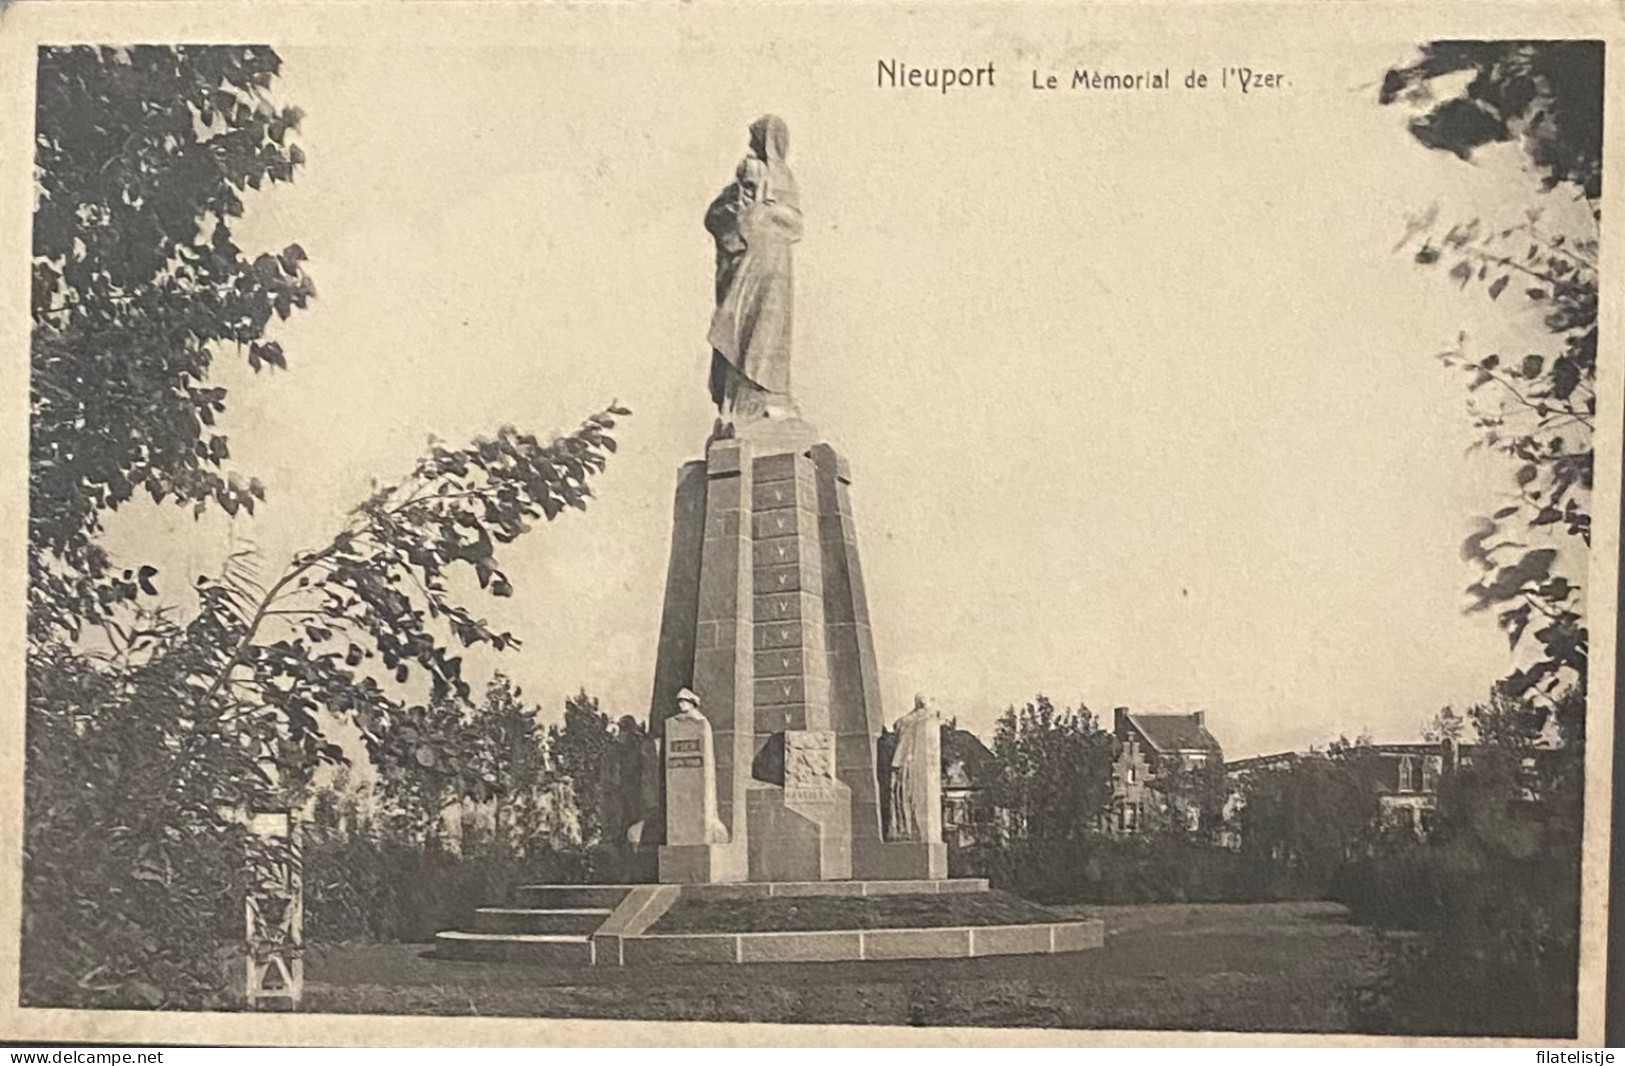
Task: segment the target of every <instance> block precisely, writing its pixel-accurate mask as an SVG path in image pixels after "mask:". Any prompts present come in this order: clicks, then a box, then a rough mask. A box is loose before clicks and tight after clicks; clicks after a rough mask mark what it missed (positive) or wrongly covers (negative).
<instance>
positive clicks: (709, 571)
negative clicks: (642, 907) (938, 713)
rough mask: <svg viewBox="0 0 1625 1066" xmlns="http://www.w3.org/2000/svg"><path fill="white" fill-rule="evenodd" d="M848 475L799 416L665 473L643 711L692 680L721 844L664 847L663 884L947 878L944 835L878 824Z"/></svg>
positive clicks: (874, 709)
mask: <svg viewBox="0 0 1625 1066" xmlns="http://www.w3.org/2000/svg"><path fill="white" fill-rule="evenodd" d="M850 484H851V475H850V474H849V472H848V469H847V465H846V461H845V460H844V459H843V458H842V457H841V456H840V455H839V454H838V453H837V452H836V451H835V449H834V448H833V447H831V446H830V445H828V444H826V443H821V442H819V441H818V440H817V437H816V435H815V432H814V431H813V430H812V428H811V427H810V426H807V425H806V424H805V423H799V422H797V423H789V424H777V425H768V426H764V427H762V428H761V429H759V430H757V431H756V432H755V433H754V434H753V433H751V432H748V431H747V432H746V433H743V434H742V435H741V436H740V437H739V438H737V439H727V440H718V441H713V442H712V443H711V445H710V446H709V447H708V448H707V451H706V457H705V459H704V460H703V461H699V462H691V463H688V464H685V465H684V466H683V468H682V469H681V471H680V472H679V474H678V484H677V501H676V508H675V513H674V516H673V529H672V550H671V561H670V569H669V572H668V577H667V582H666V600H665V606H664V610H663V612H662V616H661V634H660V648H659V654H658V659H657V663H656V668H655V685H654V698H653V707H652V710H651V713H650V724H651V727H652V728H654V729H655V730H657V731H658V730H659V729H660V728H661V727H662V725H663V723H664V720H665V719H666V718H667V717H669V716H670V715H671V714H672V712H673V711H674V709H675V706H676V702H675V701H676V696H677V693H678V692H679V691H680V690H681V689H682V688H683V687H685V686H687V687H690V688H692V689H693V690H694V691H695V692H696V693H698V694H699V697H700V700H701V707H700V712H701V713H702V714H703V715H705V717H706V718H707V719H708V720H709V721H710V724H711V728H712V731H713V735H714V739H715V753H716V767H715V771H716V791H717V799H716V811H717V817H718V819H719V820H720V822H721V823H722V825H723V827H724V828H725V829H726V832H727V843H726V844H704V845H697V846H698V847H700V848H701V849H702V850H703V851H704V858H703V861H702V860H701V859H700V858H699V853H697V852H692V851H690V850H689V849H690V848H691V847H693V846H692V845H691V846H688V847H685V848H684V851H683V853H682V854H681V855H679V854H678V853H677V852H676V850H675V849H673V848H669V847H668V848H663V849H662V850H661V855H660V880H661V881H664V882H694V881H729V880H744V879H748V880H751V881H833V880H846V879H851V878H858V879H907V878H921V879H925V878H941V877H944V876H946V873H947V870H946V867H947V860H946V852H945V850H944V848H943V846H942V845H940V844H935V845H931V844H895V843H888V842H886V841H885V840H884V838H883V837H882V835H881V823H880V801H881V797H880V794H879V789H878V786H877V781H876V772H875V761H876V751H875V744H876V740H877V738H878V737H879V735H880V732H881V728H882V721H883V719H882V714H881V706H880V686H879V677H878V673H877V670H876V665H875V650H874V639H873V636H872V634H871V632H870V628H869V606H868V602H867V597H866V595H865V592H864V586H863V572H862V570H861V568H860V566H859V563H858V547H857V535H856V534H857V531H856V525H855V523H854V520H853V516H852V503H851V498H850ZM668 757H669V754H668ZM672 799H673V797H671V796H670V795H669V794H668V795H667V797H666V799H665V802H667V803H668V804H669V803H670V802H671V801H672ZM660 821H661V823H662V824H664V821H665V820H664V818H662V819H660ZM668 854H669V856H670V857H669V858H668Z"/></svg>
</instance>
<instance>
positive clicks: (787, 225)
mask: <svg viewBox="0 0 1625 1066" xmlns="http://www.w3.org/2000/svg"><path fill="white" fill-rule="evenodd" d="M789 147H790V131H789V128H788V127H787V126H786V125H785V124H784V120H783V119H781V118H779V117H778V116H777V115H763V116H762V117H761V118H759V119H757V120H756V121H755V122H753V123H751V127H750V154H749V155H747V156H746V157H745V158H744V159H743V160H742V161H741V162H740V164H739V167H738V169H737V170H736V171H735V172H734V181H733V183H732V184H731V185H729V186H728V187H727V188H726V189H724V190H722V193H721V194H720V195H719V196H718V197H717V198H716V200H715V201H713V202H712V204H711V207H710V209H709V210H708V211H706V213H705V228H706V230H707V231H708V232H709V233H710V234H711V236H712V238H713V239H714V240H715V241H716V246H717V273H716V300H717V308H716V313H715V314H714V315H712V317H711V332H710V341H711V400H712V402H713V403H715V404H716V405H717V413H718V415H719V416H720V421H721V422H722V423H723V424H725V425H731V424H733V423H735V422H745V421H749V420H751V419H756V418H792V417H795V407H794V404H793V403H792V401H791V399H790V323H791V318H792V314H791V310H792V303H793V295H794V284H793V280H792V273H791V266H790V249H791V245H793V244H794V243H795V242H796V241H798V240H800V239H801V195H800V193H799V191H798V190H797V188H796V179H795V175H793V174H791V173H790V167H789V166H788V165H787V164H786V163H785V161H784V157H785V153H786V152H788V151H789Z"/></svg>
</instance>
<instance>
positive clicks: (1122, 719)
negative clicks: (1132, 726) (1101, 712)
mask: <svg viewBox="0 0 1625 1066" xmlns="http://www.w3.org/2000/svg"><path fill="white" fill-rule="evenodd" d="M1112 732H1113V733H1116V734H1117V735H1118V736H1119V737H1122V736H1125V735H1127V733H1128V708H1127V707H1114V708H1112Z"/></svg>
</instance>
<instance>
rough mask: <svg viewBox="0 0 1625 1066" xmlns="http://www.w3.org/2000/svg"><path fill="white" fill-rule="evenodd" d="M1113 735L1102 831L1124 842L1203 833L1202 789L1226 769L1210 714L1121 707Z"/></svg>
mask: <svg viewBox="0 0 1625 1066" xmlns="http://www.w3.org/2000/svg"><path fill="white" fill-rule="evenodd" d="M1112 735H1113V736H1114V737H1115V738H1116V739H1117V742H1118V752H1117V758H1116V760H1115V761H1114V762H1113V763H1112V801H1111V806H1110V807H1109V808H1108V809H1107V810H1106V812H1105V813H1104V815H1103V816H1102V819H1101V824H1100V828H1101V830H1102V831H1104V832H1107V833H1111V834H1113V835H1122V836H1127V835H1132V834H1134V833H1142V832H1146V831H1149V830H1152V829H1161V828H1175V829H1182V830H1184V831H1187V832H1196V831H1198V830H1200V829H1201V828H1202V809H1203V797H1202V795H1201V791H1202V788H1203V784H1204V782H1205V781H1207V780H1208V779H1209V778H1210V777H1217V776H1218V775H1221V774H1222V773H1223V767H1224V749H1223V748H1222V747H1221V746H1220V744H1219V742H1218V740H1217V739H1216V738H1215V737H1214V736H1213V734H1212V733H1210V732H1208V730H1207V714H1206V712H1204V711H1196V712H1194V713H1192V714H1135V713H1134V712H1132V711H1130V710H1129V709H1128V708H1126V707H1119V708H1117V709H1116V711H1115V712H1114V713H1113V716H1112Z"/></svg>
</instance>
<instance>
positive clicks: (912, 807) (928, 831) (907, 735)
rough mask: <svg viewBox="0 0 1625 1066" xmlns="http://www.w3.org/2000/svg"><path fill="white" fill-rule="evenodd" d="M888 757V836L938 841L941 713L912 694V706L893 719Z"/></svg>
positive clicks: (940, 831)
mask: <svg viewBox="0 0 1625 1066" xmlns="http://www.w3.org/2000/svg"><path fill="white" fill-rule="evenodd" d="M896 730H897V747H896V748H895V749H893V751H892V757H891V790H890V795H889V796H888V797H887V799H888V801H889V803H888V810H889V811H890V813H891V821H890V825H889V827H888V828H889V830H890V832H889V833H888V835H887V839H888V840H897V841H915V842H918V843H922V844H940V843H941V842H942V716H941V715H939V714H938V713H937V712H936V710H935V709H933V708H932V707H930V706H929V705H928V704H927V703H926V702H925V697H924V696H915V697H914V709H913V710H912V711H909V712H908V713H907V714H905V715H903V717H901V718H899V719H898V720H897V727H896Z"/></svg>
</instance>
